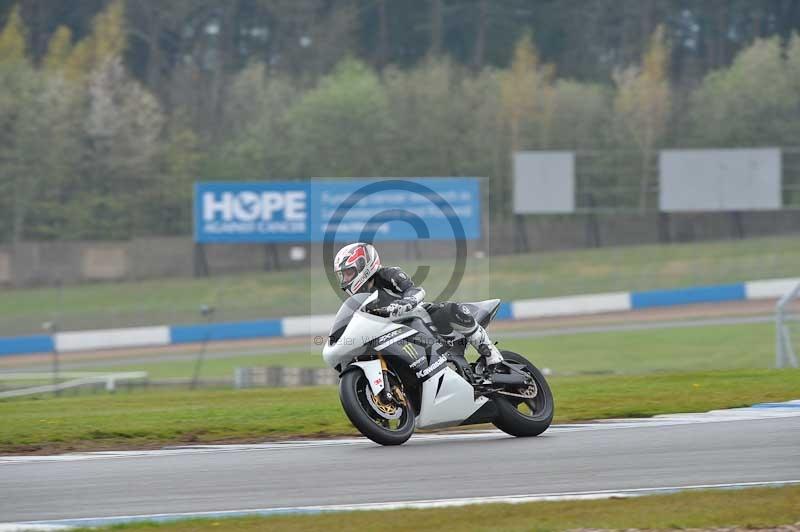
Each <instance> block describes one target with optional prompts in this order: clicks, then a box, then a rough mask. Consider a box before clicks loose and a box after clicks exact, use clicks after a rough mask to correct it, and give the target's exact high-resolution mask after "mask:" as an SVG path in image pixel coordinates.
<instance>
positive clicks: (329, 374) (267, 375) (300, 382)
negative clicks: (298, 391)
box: [233, 367, 339, 388]
mask: <svg viewBox="0 0 800 532" xmlns="http://www.w3.org/2000/svg"><path fill="white" fill-rule="evenodd" d="M338 382H339V376H338V375H337V373H336V371H334V370H332V369H330V368H283V367H266V368H236V369H235V370H234V379H233V383H234V387H236V388H252V387H256V386H259V387H269V388H287V387H296V386H332V385H335V384H336V383H338Z"/></svg>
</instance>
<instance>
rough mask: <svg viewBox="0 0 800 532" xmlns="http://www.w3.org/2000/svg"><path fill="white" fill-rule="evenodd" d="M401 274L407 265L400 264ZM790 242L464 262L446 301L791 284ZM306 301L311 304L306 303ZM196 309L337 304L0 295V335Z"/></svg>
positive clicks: (249, 283)
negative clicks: (771, 281)
mask: <svg viewBox="0 0 800 532" xmlns="http://www.w3.org/2000/svg"><path fill="white" fill-rule="evenodd" d="M400 266H403V267H404V268H406V269H407V270H408V271H409V272H413V271H415V269H416V266H417V264H415V263H414V262H413V261H401V264H400ZM431 266H432V269H431V274H430V276H429V278H428V279H427V280H426V281H425V283H424V284H425V287H426V288H427V289H428V292H429V293H430V294H432V295H435V294H437V293H439V292H440V290H441V288H442V287H444V286H445V284H446V283H447V281H448V280H449V276H450V272H451V271H452V264H451V262H450V261H433V262H432V263H431ZM798 271H800V246H797V245H796V237H782V238H754V239H747V240H730V241H720V242H703V243H697V244H673V245H648V246H628V247H616V248H600V249H585V250H577V251H560V252H548V253H535V254H529V255H514V256H502V257H493V258H490V259H475V258H471V259H470V260H469V261H468V269H467V271H466V274H465V276H464V279H463V281H462V283H461V285H460V287H459V290H458V292H457V293H456V295H455V296H454V297H453V299H460V300H465V301H468V300H473V299H485V298H489V297H499V298H502V299H505V300H512V299H520V298H530V297H547V296H555V295H566V294H577V293H590V292H603V291H613V290H642V289H655V288H668V287H677V286H690V285H702V284H714V283H729V282H740V281H745V280H749V279H753V278H765V277H788V276H796V275H797V272H798ZM312 294H313V304H312V299H311V295H312ZM202 304H212V305H215V306H216V307H217V308H218V309H219V311H218V313H217V315H216V316H215V319H216V320H217V321H225V320H237V319H247V318H261V317H280V316H287V315H303V314H309V313H321V312H332V311H334V310H335V309H336V308H337V307H338V299H337V298H336V296H335V294H334V293H333V292H332V290H331V288H330V287H329V286H328V285H327V281H326V279H325V276H324V275H322V274H321V271H317V270H316V269H315V270H309V269H294V270H291V271H285V272H276V273H254V274H246V275H238V276H220V277H213V278H211V279H164V280H157V281H143V282H129V283H117V284H90V285H80V286H66V287H63V288H61V289H55V288H38V289H19V290H11V289H4V290H3V291H2V297H0V336H2V335H11V334H20V333H35V332H39V331H40V330H41V324H42V322H44V321H49V320H53V319H55V320H56V321H57V322H58V323H59V326H60V327H61V328H62V330H68V329H79V328H95V327H98V328H99V327H116V326H132V325H146V324H162V323H182V322H193V321H199V320H200V317H199V315H198V313H197V310H198V308H199V306H200V305H202Z"/></svg>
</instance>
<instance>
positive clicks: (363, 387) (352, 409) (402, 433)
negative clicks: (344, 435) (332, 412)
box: [339, 370, 414, 445]
mask: <svg viewBox="0 0 800 532" xmlns="http://www.w3.org/2000/svg"><path fill="white" fill-rule="evenodd" d="M370 397H372V389H371V388H370V386H369V382H368V381H367V378H366V377H365V376H364V373H362V372H361V371H359V370H352V371H348V372H347V373H345V374H344V375H342V378H341V380H340V381H339V400H340V401H341V402H342V408H344V412H345V414H347V418H348V419H349V420H350V422H351V423H352V424H353V425H354V426H355V427H356V428H357V429H358V431H359V432H360V433H361V434H363V435H364V436H366V437H367V438H369V439H370V440H372V441H374V442H375V443H378V444H380V445H401V444H403V443H405V442H406V441H407V440H408V439H409V438H410V437H411V435H412V434H413V433H414V409H413V408H412V406H411V405H410V404H409V399H408V397H406V400H405V405H404V406H403V407H402V409H403V412H402V414H401V415H400V417H399V418H398V420H397V421H396V427H392V426H391V423H390V422H389V420H388V419H384V418H381V417H380V415H379V414H378V413H377V412H376V411H375V410H374V409H373V408H372V407H371V406H370V401H369V399H370ZM373 401H374V399H373Z"/></svg>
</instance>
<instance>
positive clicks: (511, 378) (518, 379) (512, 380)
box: [492, 373, 527, 386]
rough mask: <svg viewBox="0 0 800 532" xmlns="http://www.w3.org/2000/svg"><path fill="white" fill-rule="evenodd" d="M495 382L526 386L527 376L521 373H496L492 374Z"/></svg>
mask: <svg viewBox="0 0 800 532" xmlns="http://www.w3.org/2000/svg"><path fill="white" fill-rule="evenodd" d="M492 383H493V384H508V385H511V386H514V385H516V386H525V385H526V384H527V382H525V376H524V375H520V374H519V373H495V374H493V375H492Z"/></svg>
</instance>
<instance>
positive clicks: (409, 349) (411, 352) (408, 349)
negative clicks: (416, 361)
mask: <svg viewBox="0 0 800 532" xmlns="http://www.w3.org/2000/svg"><path fill="white" fill-rule="evenodd" d="M403 352H404V353H405V354H407V355H408V356H410V357H411V358H417V350H416V349H415V348H414V346H413V345H411V344H410V343H408V342H406V343H405V344H404V345H403Z"/></svg>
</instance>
